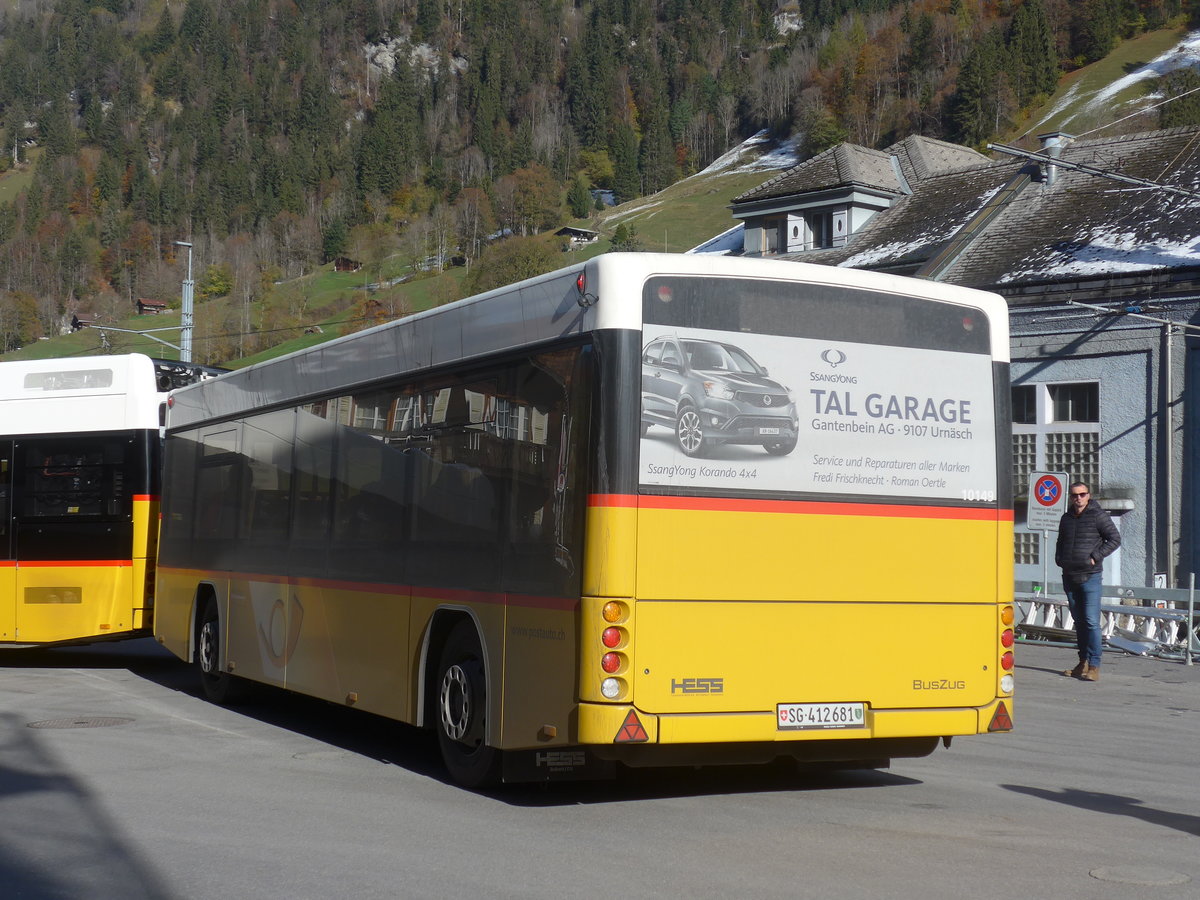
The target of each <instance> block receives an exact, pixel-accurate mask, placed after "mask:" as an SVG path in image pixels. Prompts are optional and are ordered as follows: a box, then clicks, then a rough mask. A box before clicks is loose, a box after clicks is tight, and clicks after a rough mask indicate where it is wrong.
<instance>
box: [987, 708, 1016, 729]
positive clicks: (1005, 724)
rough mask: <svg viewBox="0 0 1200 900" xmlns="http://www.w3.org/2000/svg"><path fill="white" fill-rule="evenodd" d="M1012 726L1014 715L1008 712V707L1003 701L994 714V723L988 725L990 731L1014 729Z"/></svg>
mask: <svg viewBox="0 0 1200 900" xmlns="http://www.w3.org/2000/svg"><path fill="white" fill-rule="evenodd" d="M1012 727H1013V723H1012V716H1010V715H1009V714H1008V707H1007V706H1005V705H1004V703H1003V701H1001V702H1000V703H999V704H998V705H997V706H996V712H995V713H994V714H993V715H992V723H991V724H990V725H988V731H1012Z"/></svg>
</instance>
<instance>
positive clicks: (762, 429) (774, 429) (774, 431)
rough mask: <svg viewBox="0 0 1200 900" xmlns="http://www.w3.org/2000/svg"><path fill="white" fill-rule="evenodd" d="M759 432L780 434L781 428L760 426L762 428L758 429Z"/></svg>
mask: <svg viewBox="0 0 1200 900" xmlns="http://www.w3.org/2000/svg"><path fill="white" fill-rule="evenodd" d="M758 433H759V434H779V429H778V428H760V429H758Z"/></svg>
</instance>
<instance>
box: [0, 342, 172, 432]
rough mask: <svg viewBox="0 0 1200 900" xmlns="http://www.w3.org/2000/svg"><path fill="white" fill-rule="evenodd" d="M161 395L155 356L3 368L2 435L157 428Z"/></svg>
mask: <svg viewBox="0 0 1200 900" xmlns="http://www.w3.org/2000/svg"><path fill="white" fill-rule="evenodd" d="M161 401H162V396H161V395H160V394H159V393H158V389H157V386H156V383H155V373H154V364H153V363H152V362H151V361H150V357H148V356H142V355H141V354H137V353H131V354H128V355H125V356H77V357H71V358H66V359H38V360H18V361H15V362H5V363H0V434H3V435H5V436H13V435H20V434H66V433H80V432H96V431H126V430H129V429H132V428H157V427H158V410H159V403H160V402H161Z"/></svg>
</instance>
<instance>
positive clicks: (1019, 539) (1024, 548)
mask: <svg viewBox="0 0 1200 900" xmlns="http://www.w3.org/2000/svg"><path fill="white" fill-rule="evenodd" d="M1041 549H1042V536H1041V535H1040V534H1039V533H1038V532H1036V531H1018V532H1016V533H1015V534H1014V535H1013V554H1014V558H1015V559H1016V563H1017V565H1018V566H1036V565H1037V564H1038V563H1040V562H1041V561H1042V556H1041Z"/></svg>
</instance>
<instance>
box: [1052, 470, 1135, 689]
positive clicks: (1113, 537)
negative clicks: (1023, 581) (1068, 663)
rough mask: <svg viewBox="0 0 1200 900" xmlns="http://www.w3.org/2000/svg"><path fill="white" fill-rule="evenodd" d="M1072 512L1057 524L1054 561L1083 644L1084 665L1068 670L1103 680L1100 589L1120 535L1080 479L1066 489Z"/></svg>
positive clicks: (1119, 544) (1069, 511)
mask: <svg viewBox="0 0 1200 900" xmlns="http://www.w3.org/2000/svg"><path fill="white" fill-rule="evenodd" d="M1067 493H1068V495H1069V498H1070V499H1069V500H1068V506H1067V511H1066V512H1065V513H1063V517H1062V521H1061V522H1059V525H1058V544H1057V545H1056V546H1055V550H1054V562H1055V563H1056V564H1057V565H1058V567H1059V568H1060V569H1062V576H1063V590H1064V591H1065V592H1066V594H1067V604H1068V606H1069V607H1070V609H1071V617H1072V618H1073V619H1074V620H1075V635H1076V640H1077V643H1078V646H1079V665H1077V666H1076V667H1075V668H1073V669H1070V670H1069V671H1066V672H1063V674H1064V675H1070V676H1071V677H1072V678H1080V679H1083V680H1084V681H1099V680H1100V591H1101V587H1102V584H1103V579H1104V557H1106V556H1108V555H1109V554H1110V553H1112V552H1113V551H1114V550H1116V549H1117V548H1118V547H1120V546H1121V535H1120V533H1118V531H1117V526H1115V525H1114V524H1113V521H1112V518H1111V517H1110V516H1109V515H1108V513H1107V512H1105V511H1104V509H1103V508H1102V507H1101V506H1100V504H1099V503H1097V502H1096V501H1095V500H1092V499H1091V497H1090V492H1089V490H1088V486H1087V485H1086V484H1084V483H1083V482H1082V481H1076V482H1075V483H1074V484H1072V485H1071V487H1070V488H1069V489H1068V491H1067Z"/></svg>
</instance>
